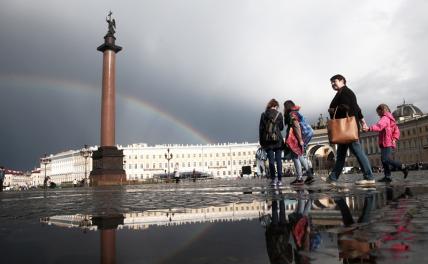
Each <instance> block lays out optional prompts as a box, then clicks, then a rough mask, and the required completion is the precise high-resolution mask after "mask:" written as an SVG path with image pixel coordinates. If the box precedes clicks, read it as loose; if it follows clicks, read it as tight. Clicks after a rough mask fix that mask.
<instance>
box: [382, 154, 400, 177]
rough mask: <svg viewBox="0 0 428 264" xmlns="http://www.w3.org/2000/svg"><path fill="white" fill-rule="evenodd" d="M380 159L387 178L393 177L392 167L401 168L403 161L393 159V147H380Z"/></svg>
mask: <svg viewBox="0 0 428 264" xmlns="http://www.w3.org/2000/svg"><path fill="white" fill-rule="evenodd" d="M380 159H381V161H382V165H383V173H384V174H385V177H386V178H391V168H390V166H391V167H393V168H395V169H396V170H401V163H400V162H399V161H395V160H393V159H392V148H391V147H386V148H380Z"/></svg>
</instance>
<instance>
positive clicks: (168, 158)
mask: <svg viewBox="0 0 428 264" xmlns="http://www.w3.org/2000/svg"><path fill="white" fill-rule="evenodd" d="M166 151H167V153H165V159H166V160H167V161H168V179H169V173H170V166H169V161H170V160H171V159H172V153H169V148H168V149H167V150H166Z"/></svg>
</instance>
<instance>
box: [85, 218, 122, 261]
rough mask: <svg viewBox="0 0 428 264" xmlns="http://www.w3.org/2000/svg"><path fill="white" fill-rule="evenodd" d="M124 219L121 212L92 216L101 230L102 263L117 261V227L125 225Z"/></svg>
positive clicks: (93, 221) (94, 222)
mask: <svg viewBox="0 0 428 264" xmlns="http://www.w3.org/2000/svg"><path fill="white" fill-rule="evenodd" d="M123 220H124V216H123V215H121V214H118V215H111V216H98V217H92V223H93V224H94V225H96V226H97V227H98V229H99V230H100V249H101V252H100V253H101V254H100V263H101V264H111V263H116V229H117V226H118V225H123Z"/></svg>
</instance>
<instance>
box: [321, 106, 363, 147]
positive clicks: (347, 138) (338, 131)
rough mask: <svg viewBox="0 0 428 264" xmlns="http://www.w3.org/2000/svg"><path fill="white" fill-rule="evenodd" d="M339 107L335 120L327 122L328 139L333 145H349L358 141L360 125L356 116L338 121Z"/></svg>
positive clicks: (334, 116)
mask: <svg viewBox="0 0 428 264" xmlns="http://www.w3.org/2000/svg"><path fill="white" fill-rule="evenodd" d="M336 112H337V107H336V109H335V110H334V115H333V119H330V120H328V122H327V131H328V139H329V141H330V143H331V144H349V143H352V142H355V141H358V125H357V120H356V118H355V116H348V112H347V113H346V117H345V118H337V119H336Z"/></svg>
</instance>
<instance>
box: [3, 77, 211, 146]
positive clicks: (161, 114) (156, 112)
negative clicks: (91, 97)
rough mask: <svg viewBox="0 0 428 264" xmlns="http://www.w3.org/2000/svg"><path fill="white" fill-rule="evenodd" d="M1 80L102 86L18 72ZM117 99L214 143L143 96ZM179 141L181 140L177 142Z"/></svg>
mask: <svg viewBox="0 0 428 264" xmlns="http://www.w3.org/2000/svg"><path fill="white" fill-rule="evenodd" d="M0 80H1V81H2V82H3V83H7V82H10V83H12V84H14V85H18V86H19V87H23V88H30V87H35V85H37V86H40V87H43V89H54V90H57V89H62V90H65V91H74V92H75V91H79V92H84V93H88V92H93V93H100V92H101V88H99V87H96V86H92V85H88V84H85V83H81V82H78V81H70V80H64V79H55V78H52V77H46V76H38V75H17V74H7V75H0ZM117 99H122V100H125V101H126V102H127V103H129V104H132V105H134V106H136V107H138V108H139V109H141V110H143V111H144V112H146V113H148V114H150V115H153V116H155V117H156V118H162V119H164V120H165V121H167V122H170V123H172V124H173V125H174V126H176V127H177V128H180V129H181V130H183V131H184V132H185V133H188V134H189V135H190V136H191V137H192V138H194V139H195V140H196V141H198V142H200V143H203V144H210V143H212V141H211V139H210V138H209V137H208V136H206V135H204V134H203V133H201V132H200V131H198V130H197V129H195V128H194V127H192V126H191V125H190V124H188V123H186V122H185V121H183V120H181V119H180V118H178V117H176V116H173V115H172V114H171V113H169V112H166V111H165V110H163V109H161V108H160V107H158V106H156V105H155V104H153V103H151V102H148V101H145V100H143V99H141V98H137V97H135V96H132V95H128V94H125V93H123V92H117ZM177 143H179V142H177Z"/></svg>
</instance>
